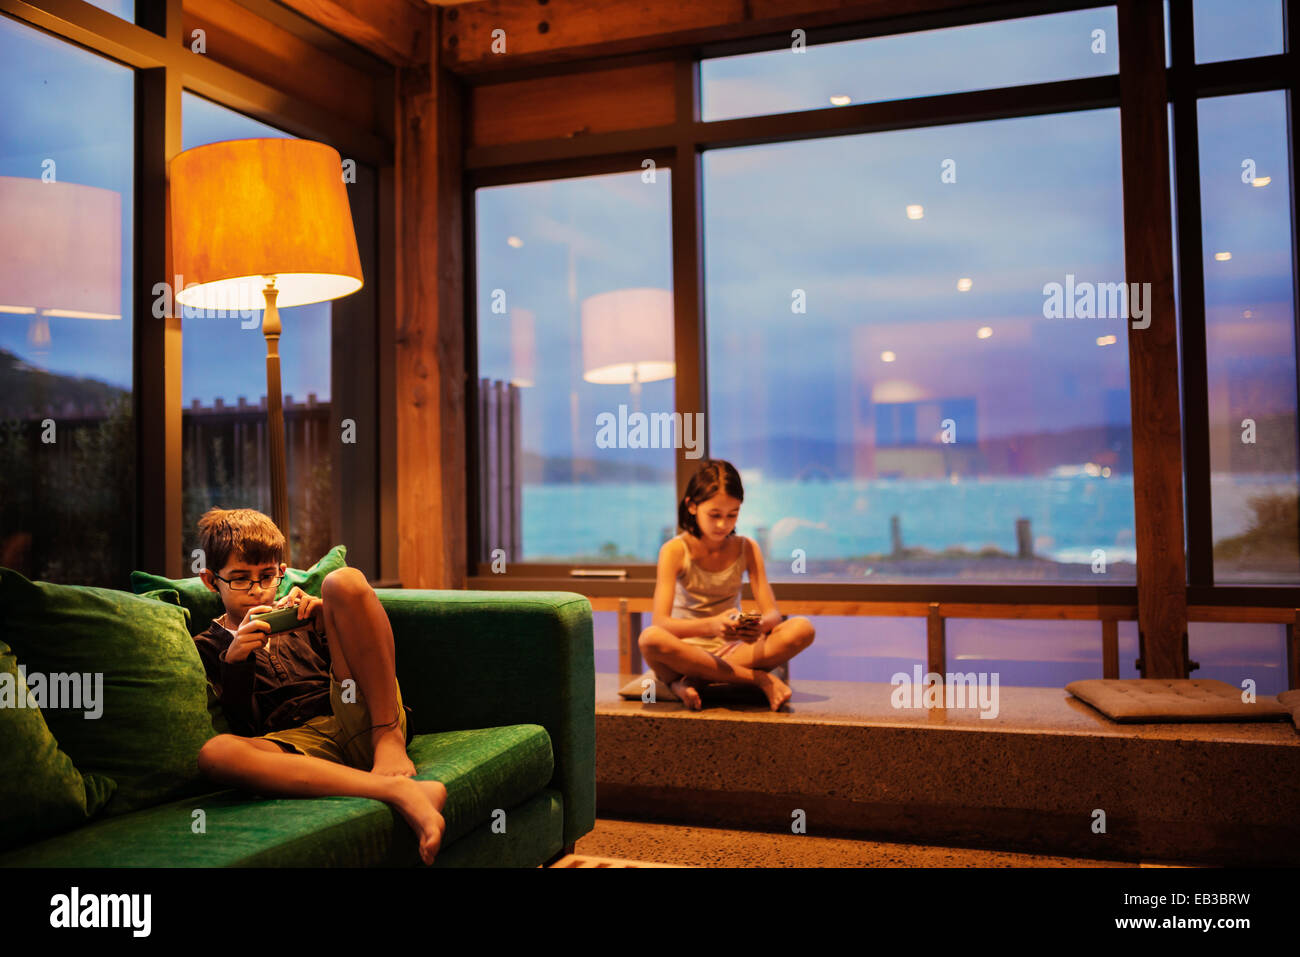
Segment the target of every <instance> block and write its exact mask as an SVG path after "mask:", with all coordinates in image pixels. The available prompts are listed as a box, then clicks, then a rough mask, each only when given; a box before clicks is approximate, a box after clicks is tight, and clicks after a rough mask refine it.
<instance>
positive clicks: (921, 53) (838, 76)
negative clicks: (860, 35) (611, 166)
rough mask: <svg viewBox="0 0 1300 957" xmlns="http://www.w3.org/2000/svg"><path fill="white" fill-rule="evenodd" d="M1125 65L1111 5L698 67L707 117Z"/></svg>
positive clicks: (1036, 79)
mask: <svg viewBox="0 0 1300 957" xmlns="http://www.w3.org/2000/svg"><path fill="white" fill-rule="evenodd" d="M1118 69H1119V46H1118V42H1117V38H1116V28H1115V8H1114V7H1098V8H1097V9H1094V10H1074V11H1071V12H1069V13H1057V14H1050V15H1048V16H1040V17H1025V18H1022V19H1019V20H1000V21H997V22H994V23H977V24H973V25H971V26H966V27H950V28H946V29H942V30H926V31H922V32H918V33H905V34H898V35H894V36H885V37H873V38H871V39H866V40H848V41H844V42H841V43H822V42H818V31H816V30H814V31H812V33H811V35H810V36H809V35H805V36H802V37H801V36H797V35H795V36H792V38H791V43H790V47H789V48H787V49H781V50H774V51H770V52H765V53H758V54H745V55H742V56H732V57H715V58H712V59H708V60H704V61H703V62H702V63H701V64H700V93H701V118H702V119H704V120H705V121H709V120H728V119H735V118H737V117H742V116H759V115H763V114H771V113H787V112H793V111H796V110H815V109H823V108H825V107H827V106H848V105H850V104H854V103H879V102H882V101H884V100H901V99H907V98H910V97H917V96H936V95H939V94H943V93H962V92H966V91H970V90H986V89H995V88H997V87H1004V86H1020V85H1024V84H1028V83H1047V82H1051V81H1054V80H1073V79H1078V78H1080V77H1089V76H1105V75H1106V74H1111V73H1114V72H1116V70H1118Z"/></svg>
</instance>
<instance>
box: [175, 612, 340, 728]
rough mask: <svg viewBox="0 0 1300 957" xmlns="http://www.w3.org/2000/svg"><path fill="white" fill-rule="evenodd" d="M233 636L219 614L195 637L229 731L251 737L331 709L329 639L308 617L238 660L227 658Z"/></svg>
mask: <svg viewBox="0 0 1300 957" xmlns="http://www.w3.org/2000/svg"><path fill="white" fill-rule="evenodd" d="M234 640H235V633H234V632H233V631H231V630H230V629H229V628H227V627H226V626H225V625H222V624H220V623H219V620H218V619H213V621H212V625H211V627H209V628H208V630H207V631H205V632H202V633H201V634H198V635H195V636H194V643H195V645H196V646H197V647H198V650H199V657H200V658H201V659H202V660H203V669H204V670H205V671H206V672H207V674H208V680H209V681H210V682H212V687H213V690H214V691H215V692H216V694H217V697H218V698H219V699H220V701H221V710H222V711H224V712H225V715H226V720H227V721H228V722H229V724H230V730H231V731H232V732H233V733H235V734H238V735H242V736H244V737H256V736H258V735H262V734H266V733H267V732H268V731H282V730H284V729H285V728H296V727H298V726H299V725H302V724H305V723H306V722H307V721H310V720H311V719H312V718H316V717H319V716H321V715H328V714H331V713H332V710H331V708H330V652H329V644H328V642H326V640H325V637H324V636H323V635H320V634H318V633H317V632H316V630H315V627H314V626H313V625H312V624H311V622H310V621H308V622H307V623H306V624H305V626H304V627H302V628H299V629H297V630H295V631H288V632H282V633H280V634H276V635H272V636H271V640H270V644H269V645H267V646H266V647H264V648H257V649H255V650H254V651H253V652H252V653H250V654H249V655H248V657H246V658H245V659H244V660H243V661H227V660H226V649H227V648H229V647H230V644H231V642H233V641H234Z"/></svg>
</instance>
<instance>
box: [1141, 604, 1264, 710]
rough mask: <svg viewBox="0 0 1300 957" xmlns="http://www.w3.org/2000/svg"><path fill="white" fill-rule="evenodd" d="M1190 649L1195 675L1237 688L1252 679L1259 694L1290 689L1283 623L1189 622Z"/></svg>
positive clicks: (1188, 639) (1188, 637)
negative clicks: (1197, 666)
mask: <svg viewBox="0 0 1300 957" xmlns="http://www.w3.org/2000/svg"><path fill="white" fill-rule="evenodd" d="M1187 650H1188V653H1189V655H1190V656H1191V659H1192V660H1193V661H1195V662H1197V663H1198V664H1199V665H1200V666H1201V667H1200V668H1199V669H1198V670H1196V671H1193V672H1192V677H1193V678H1199V679H1201V680H1203V681H1204V680H1213V681H1223V682H1226V683H1228V684H1230V685H1232V686H1233V687H1234V688H1242V687H1244V685H1243V682H1244V681H1246V680H1248V679H1249V680H1250V681H1253V682H1254V683H1255V694H1257V695H1262V694H1269V695H1274V694H1278V693H1279V692H1282V691H1286V690H1287V676H1286V626H1284V625H1253V624H1242V623H1240V622H1209V621H1189V622H1188V623H1187ZM1120 661H1121V663H1122V662H1123V655H1122V654H1121V657H1120Z"/></svg>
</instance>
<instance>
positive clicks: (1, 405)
mask: <svg viewBox="0 0 1300 957" xmlns="http://www.w3.org/2000/svg"><path fill="white" fill-rule="evenodd" d="M129 395H130V392H129V391H128V390H126V389H122V388H119V387H118V386H115V385H110V384H109V383H107V382H103V381H101V380H99V379H88V378H83V377H79V376H69V375H62V374H61V373H58V372H47V371H46V370H45V369H41V368H38V367H37V366H33V365H30V364H28V363H27V362H25V361H23V360H22V359H21V358H19V357H18V356H16V355H14V354H13V353H12V352H10V351H8V350H7V349H0V418H5V419H28V418H39V417H41V416H43V415H46V414H47V412H53V413H54V414H56V415H69V414H71V415H77V416H83V415H88V416H97V415H104V414H105V413H107V411H108V410H109V409H110V408H111V407H112V406H113V405H115V404H116V403H117V401H118V400H120V399H121V398H123V397H124V396H129Z"/></svg>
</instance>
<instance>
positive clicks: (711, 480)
mask: <svg viewBox="0 0 1300 957" xmlns="http://www.w3.org/2000/svg"><path fill="white" fill-rule="evenodd" d="M719 492H726V493H727V494H728V495H730V496H731V497H732V498H734V499H735V500H736V501H738V502H743V501H744V500H745V487H744V486H743V485H741V484H740V473H739V472H737V471H736V467H735V466H734V465H732V464H731V463H730V462H727V461H725V460H723V459H705V460H704V462H703V463H702V464H701V465H700V467H699V469H698V470H696V472H695V474H694V475H692V476H691V480H690V481H689V482H687V483H686V493H685V494H684V495H683V496H682V500H681V501H680V502H678V503H677V527H678V528H680V529H682V530H683V531H686V532H690V533H691V534H692V535H694V536H695V537H696V538H703V536H702V535H701V534H700V523H699V522H697V521H696V520H695V516H694V515H692V514H691V511H690V509H689V508H688V506H689V505H691V504H695V505H699V504H700V503H701V502H707V501H708V500H709V499H711V498H713V496H715V495H717V494H718V493H719ZM732 534H735V533H734V532H733V533H732Z"/></svg>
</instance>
